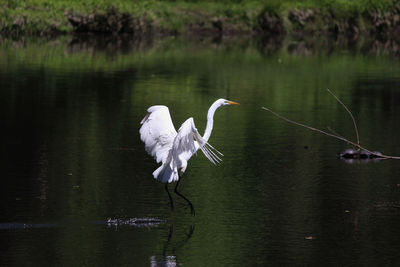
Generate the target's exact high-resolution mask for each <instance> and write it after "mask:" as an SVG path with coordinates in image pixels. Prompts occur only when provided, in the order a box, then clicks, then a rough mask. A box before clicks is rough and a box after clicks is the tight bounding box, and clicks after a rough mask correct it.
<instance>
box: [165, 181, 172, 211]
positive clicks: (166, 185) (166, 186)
mask: <svg viewBox="0 0 400 267" xmlns="http://www.w3.org/2000/svg"><path fill="white" fill-rule="evenodd" d="M165 191H167V194H168V197H169V204H170V205H171V210H174V201H173V200H172V197H171V194H170V193H169V190H168V183H166V184H165Z"/></svg>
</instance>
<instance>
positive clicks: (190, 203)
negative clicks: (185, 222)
mask: <svg viewBox="0 0 400 267" xmlns="http://www.w3.org/2000/svg"><path fill="white" fill-rule="evenodd" d="M181 179H182V177H181ZM181 179H179V180H178V182H177V183H176V186H175V190H174V191H175V194H177V195H178V196H180V197H181V198H183V199H184V200H186V202H187V203H188V204H189V206H190V210H191V212H192V215H193V216H195V215H196V214H195V212H194V207H193V204H192V202H190V200H189V199H187V198H186V197H185V196H184V195H182V194H181V193H179V192H178V185H179V182H180V181H181Z"/></svg>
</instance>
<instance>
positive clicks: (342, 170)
mask: <svg viewBox="0 0 400 267" xmlns="http://www.w3.org/2000/svg"><path fill="white" fill-rule="evenodd" d="M384 48H385V45H384V44H383V45H382V44H381V43H379V42H376V41H374V40H372V41H371V40H361V41H358V42H348V41H346V40H344V41H343V40H340V39H339V40H330V39H323V40H302V39H291V38H275V39H274V38H272V39H268V38H267V39H248V38H226V39H218V38H217V39H211V38H197V39H190V38H188V39H185V38H175V37H164V38H148V39H147V38H144V39H141V40H135V39H129V38H120V39H116V38H109V37H101V36H100V37H87V36H61V37H58V38H56V39H50V40H46V39H35V38H32V39H31V38H23V39H7V38H3V39H0V118H1V122H2V132H3V145H2V146H1V147H2V148H1V149H0V155H1V164H0V166H1V169H0V170H1V177H2V178H1V180H2V186H1V187H0V188H1V189H0V198H1V202H0V238H1V240H2V246H1V258H0V265H2V266H27V265H28V266H178V265H182V266H256V265H261V266H269V265H272V266H274V265H277V266H281V265H303V266H307V265H315V266H320V265H323V264H328V265H333V266H349V265H351V266H355V265H358V266H369V265H370V266H374V265H388V266H395V265H397V264H400V255H399V253H398V252H399V249H400V239H399V236H400V227H399V225H400V164H399V163H400V162H399V161H398V160H368V161H367V160H353V161H344V160H342V159H339V158H338V156H337V155H338V153H340V152H342V151H344V150H345V149H347V148H351V146H350V145H348V144H346V143H345V142H342V141H340V140H336V139H333V138H331V137H328V136H325V135H322V134H319V133H317V132H313V131H310V130H308V129H305V128H302V127H299V126H296V125H292V124H289V123H287V122H286V121H284V120H281V119H279V118H277V117H275V116H274V115H273V114H271V113H270V112H268V111H265V110H263V109H261V107H263V106H264V107H268V108H270V109H272V110H273V111H275V112H278V113H279V114H281V115H283V116H285V117H288V118H290V119H292V120H295V121H297V122H301V123H304V124H307V125H310V126H312V127H316V128H318V129H321V130H324V131H327V132H334V133H337V134H339V135H341V136H344V137H346V138H347V139H349V140H352V141H356V137H355V130H354V127H353V123H352V120H351V118H350V116H349V114H348V113H347V112H346V110H345V109H344V108H343V107H342V106H341V105H340V104H339V103H338V102H337V101H336V100H335V98H334V97H332V96H331V95H330V94H329V93H328V92H327V90H326V89H327V88H329V89H330V90H331V91H332V92H333V93H334V94H335V95H336V96H337V97H339V98H340V100H341V101H342V102H343V103H344V104H345V105H346V106H347V107H348V108H349V110H351V111H352V113H353V115H354V117H355V119H356V121H357V126H358V130H359V135H360V142H361V145H362V146H364V147H365V148H367V149H370V150H373V151H380V152H382V153H384V154H387V155H394V156H399V155H400V139H399V134H400V123H399V118H400V61H399V56H398V55H396V54H393V53H391V51H388V50H387V49H384ZM218 98H226V99H229V100H233V101H237V102H240V104H241V105H240V106H228V107H221V108H220V109H218V110H217V112H216V114H215V117H214V122H215V124H214V130H213V133H212V135H211V138H210V140H209V143H210V144H211V145H212V146H214V147H215V148H216V149H218V150H219V151H221V152H222V153H223V154H224V157H223V161H222V162H221V163H220V164H218V165H216V166H214V165H213V164H211V163H210V162H209V161H208V160H207V159H206V158H205V157H204V155H203V154H202V153H201V152H200V151H199V152H198V153H197V156H194V157H193V158H192V159H191V160H190V161H189V164H188V169H187V171H186V173H185V175H184V176H183V178H182V181H181V183H180V185H179V189H180V191H181V192H182V194H184V195H185V196H186V197H187V198H188V199H190V201H191V202H192V203H193V205H194V207H195V209H196V216H192V215H191V213H190V208H189V207H188V205H187V204H186V202H185V201H184V200H182V199H181V198H179V197H178V196H176V195H175V194H172V197H173V198H174V201H175V209H174V210H173V211H172V210H171V209H170V206H169V203H168V195H167V194H166V192H165V190H164V184H162V183H160V182H157V181H156V180H154V179H153V177H152V172H153V171H154V170H155V169H156V168H157V166H158V164H156V162H155V160H154V159H153V158H152V157H151V156H149V155H147V153H146V152H145V149H144V144H143V143H142V142H141V140H140V136H139V128H140V121H141V120H142V118H143V117H144V116H145V115H146V109H147V108H148V107H150V106H151V105H155V104H163V105H167V106H168V107H169V109H170V113H171V116H172V120H173V122H174V125H175V128H176V129H178V128H179V126H180V124H181V123H182V122H184V121H185V120H186V119H187V118H189V117H193V118H194V121H195V123H196V127H197V128H198V129H199V131H200V133H203V131H204V128H205V124H206V113H207V110H208V108H209V106H210V105H211V104H212V103H213V102H214V101H215V100H216V99H218ZM173 187H174V185H170V191H171V192H172V191H173Z"/></svg>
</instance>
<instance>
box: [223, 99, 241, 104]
mask: <svg viewBox="0 0 400 267" xmlns="http://www.w3.org/2000/svg"><path fill="white" fill-rule="evenodd" d="M226 102H228V104H229V105H240V104H239V103H238V102H234V101H230V100H227V101H226Z"/></svg>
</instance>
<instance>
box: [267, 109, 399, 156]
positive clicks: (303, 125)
mask: <svg viewBox="0 0 400 267" xmlns="http://www.w3.org/2000/svg"><path fill="white" fill-rule="evenodd" d="M262 109H264V110H266V111H269V112H271V113H272V114H274V115H275V116H276V117H278V118H280V119H282V120H285V121H287V122H289V123H292V124H295V125H298V126H301V127H304V128H307V129H309V130H312V131H315V132H319V133H322V134H324V135H327V136H330V137H333V138H336V139H339V140H341V141H343V142H346V143H349V144H351V145H353V146H355V147H357V148H359V149H362V150H364V151H366V152H368V153H370V154H372V155H374V156H376V157H379V158H386V159H400V157H396V156H388V155H383V154H380V153H376V152H372V151H370V150H368V149H366V148H364V147H362V146H361V145H359V144H356V143H354V142H352V141H350V140H348V139H346V138H344V137H341V136H338V135H336V134H331V133H327V132H324V131H322V130H320V129H317V128H314V127H311V126H308V125H305V124H302V123H299V122H296V121H292V120H290V119H288V118H286V117H284V116H282V115H279V114H278V113H276V112H274V111H272V110H270V109H269V108H266V107H262Z"/></svg>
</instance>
